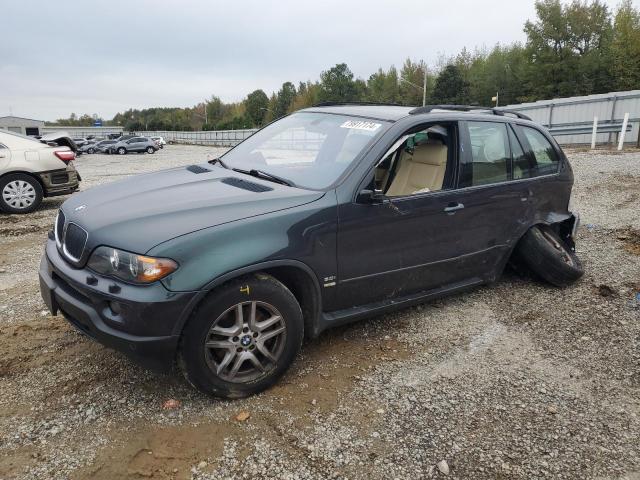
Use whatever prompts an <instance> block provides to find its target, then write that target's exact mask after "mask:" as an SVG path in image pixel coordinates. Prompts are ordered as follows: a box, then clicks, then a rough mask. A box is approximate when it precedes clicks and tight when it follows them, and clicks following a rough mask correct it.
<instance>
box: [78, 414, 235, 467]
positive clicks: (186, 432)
mask: <svg viewBox="0 0 640 480" xmlns="http://www.w3.org/2000/svg"><path fill="white" fill-rule="evenodd" d="M240 430H241V427H240V426H238V425H234V424H231V423H219V424H218V423H208V424H205V425H198V426H180V427H165V428H157V427H149V426H142V427H136V428H131V429H128V430H127V431H126V432H122V433H120V434H118V435H117V436H116V438H115V439H114V442H113V446H111V447H107V448H105V449H104V450H102V451H101V452H100V455H99V457H98V458H97V459H96V461H95V462H94V463H93V464H92V465H91V466H89V467H85V468H82V469H80V470H78V471H77V472H76V473H75V474H74V475H73V476H72V478H75V479H83V478H93V479H96V480H101V479H104V480H111V479H114V478H130V479H135V478H150V479H178V478H180V479H182V478H185V479H186V478H191V467H192V466H193V465H198V464H199V463H200V462H201V461H203V460H202V459H203V458H216V457H218V456H219V455H220V454H221V453H222V447H223V442H224V439H225V438H226V437H228V436H230V435H232V434H236V435H237V434H239V431H240Z"/></svg>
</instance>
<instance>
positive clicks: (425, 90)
mask: <svg viewBox="0 0 640 480" xmlns="http://www.w3.org/2000/svg"><path fill="white" fill-rule="evenodd" d="M426 104H427V65H426V64H425V66H424V84H423V85H422V106H423V107H424V106H425V105H426Z"/></svg>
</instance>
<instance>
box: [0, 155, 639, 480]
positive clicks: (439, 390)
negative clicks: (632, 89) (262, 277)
mask: <svg viewBox="0 0 640 480" xmlns="http://www.w3.org/2000/svg"><path fill="white" fill-rule="evenodd" d="M210 152H211V153H213V154H214V155H215V154H216V153H220V151H218V152H216V151H215V149H211V148H205V147H188V146H168V147H166V148H165V149H164V150H162V151H160V152H158V154H156V155H153V156H151V155H127V156H125V157H115V156H101V155H93V156H83V157H82V158H81V159H80V160H78V169H79V171H80V173H81V174H82V176H83V179H84V182H83V189H86V188H90V187H91V186H93V185H96V184H99V183H103V182H109V181H112V180H115V179H117V178H120V177H123V176H126V175H130V174H134V173H140V172H145V171H152V170H157V169H161V168H166V167H171V166H177V165H184V164H190V163H194V162H201V161H203V160H204V159H205V158H206V154H207V153H210ZM569 157H570V160H571V162H572V165H573V167H574V171H575V174H576V186H575V190H574V200H573V202H574V205H575V207H576V208H577V209H578V210H579V211H580V212H581V215H582V225H583V226H582V227H581V228H580V231H579V240H578V246H577V252H578V255H579V256H580V258H581V259H582V261H583V263H584V266H585V269H586V274H585V276H584V277H583V279H582V280H581V281H580V282H578V283H577V284H576V285H574V286H572V287H570V288H568V289H564V290H558V289H554V288H550V287H547V286H545V285H543V284H541V283H539V282H537V281H536V280H534V279H530V278H522V277H520V276H517V275H515V274H514V273H511V272H506V273H505V275H504V276H503V278H502V279H501V280H500V281H499V282H497V283H495V284H494V285H491V286H487V287H482V288H478V289H476V290H474V291H472V292H470V293H467V294H462V295H458V296H454V297H451V298H447V299H444V300H440V301H436V302H431V303H428V304H424V305H421V306H418V307H415V308H410V309H406V310H402V311H399V312H397V313H394V314H390V315H384V316H380V317H377V318H375V319H372V320H370V321H365V322H360V323H357V324H354V325H351V326H347V327H343V328H340V329H337V330H334V331H330V332H326V333H325V334H323V335H322V336H321V337H320V338H319V339H317V340H315V341H313V342H310V343H308V344H306V345H305V346H304V348H303V351H302V353H301V355H300V357H299V358H298V360H297V362H296V364H295V365H294V367H293V368H292V370H291V371H290V373H289V374H287V375H286V376H285V378H284V379H283V380H282V381H281V382H280V383H279V384H278V385H277V386H275V387H274V388H272V389H271V390H269V391H268V392H265V393H263V394H261V395H258V396H255V397H253V398H250V399H247V400H241V401H234V402H225V401H218V400H211V399H209V398H205V397H203V396H202V395H200V394H198V393H197V392H195V391H193V390H192V389H191V388H190V387H188V386H187V385H185V383H184V382H183V381H182V380H181V378H179V377H178V376H177V375H157V374H154V373H150V372H148V371H145V370H143V369H141V368H139V367H137V366H136V365H134V364H131V363H130V362H129V361H128V360H126V359H125V358H123V357H122V356H121V355H120V354H118V353H116V352H112V351H110V350H107V349H105V348H103V347H102V346H100V345H98V344H96V343H94V342H92V341H90V340H88V339H85V338H84V337H81V336H80V335H78V334H76V333H75V332H74V331H73V330H72V328H71V327H69V326H68V325H67V324H66V323H65V321H64V320H63V319H62V318H61V317H52V316H50V315H49V313H48V312H46V311H45V310H44V305H43V303H42V301H41V300H40V296H39V293H38V283H37V275H36V271H37V265H38V262H39V259H40V255H41V253H42V244H43V242H44V238H45V236H46V232H47V230H48V229H50V228H51V224H52V222H53V218H54V216H55V211H56V209H57V208H58V207H59V205H60V204H61V202H62V200H63V199H51V200H47V201H46V202H45V204H44V205H43V207H42V208H41V209H40V210H39V211H37V212H35V213H34V214H32V215H28V216H7V215H4V216H0V351H1V352H2V356H1V357H0V478H43V479H44V478H52V477H55V478H104V479H112V478H141V477H144V478H167V479H169V478H176V479H184V478H187V479H189V478H191V479H218V478H250V477H257V478H274V479H275V478H292V479H293V478H296V479H298V478H350V479H368V480H370V479H378V478H379V479H383V478H384V479H387V478H409V477H411V478H445V477H447V476H448V477H450V478H509V479H511V478H514V479H529V478H571V479H574V478H575V479H585V478H594V479H601V478H626V479H629V480H633V479H640V441H639V440H640V417H639V414H640V345H639V344H640V323H639V320H640V257H639V255H640V215H638V207H639V205H640V202H639V196H640V152H629V153H624V154H613V153H611V152H604V151H598V152H596V153H591V152H581V151H571V152H569ZM167 400H174V401H173V402H170V403H169V404H166V403H165V402H166V401H167ZM167 407H171V408H167Z"/></svg>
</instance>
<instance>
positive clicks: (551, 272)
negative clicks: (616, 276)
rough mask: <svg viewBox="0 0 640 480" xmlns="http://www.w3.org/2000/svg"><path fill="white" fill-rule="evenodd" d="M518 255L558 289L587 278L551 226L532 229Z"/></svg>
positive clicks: (518, 250)
mask: <svg viewBox="0 0 640 480" xmlns="http://www.w3.org/2000/svg"><path fill="white" fill-rule="evenodd" d="M516 253H517V255H518V257H519V259H521V260H522V261H523V262H524V263H525V264H526V265H527V267H529V268H530V269H531V270H532V271H533V272H534V273H535V274H537V275H538V276H539V277H541V278H542V279H544V280H546V281H547V282H549V283H551V284H552V285H555V286H557V287H566V286H568V285H571V284H572V283H574V282H575V281H576V280H578V279H579V278H580V277H581V276H582V275H583V274H584V269H583V268H582V263H581V262H580V259H579V258H578V257H577V255H576V254H575V252H574V251H573V250H571V248H569V246H568V245H567V244H566V243H565V242H564V241H563V240H562V239H561V238H560V236H559V235H558V234H557V233H556V232H555V231H554V230H553V229H552V228H551V227H549V226H548V225H536V226H535V227H531V228H530V229H529V231H528V232H527V233H526V234H525V235H524V237H522V240H520V243H519V244H518V246H517V247H516Z"/></svg>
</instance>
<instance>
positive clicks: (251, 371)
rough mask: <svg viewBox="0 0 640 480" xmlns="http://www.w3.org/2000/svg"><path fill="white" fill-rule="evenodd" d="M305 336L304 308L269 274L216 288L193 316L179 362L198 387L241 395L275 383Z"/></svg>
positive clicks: (228, 395)
mask: <svg viewBox="0 0 640 480" xmlns="http://www.w3.org/2000/svg"><path fill="white" fill-rule="evenodd" d="M303 336H304V322H303V318H302V311H301V309H300V305H299V304H298V302H297V300H296V298H295V296H294V295H293V294H292V293H291V291H289V289H288V288H287V287H285V286H284V285H283V284H282V283H280V282H279V281H277V280H276V279H275V278H273V277H271V276H269V275H265V274H255V275H250V276H246V277H242V278H239V279H236V280H232V281H231V282H229V283H228V284H226V285H223V286H222V287H220V288H218V289H216V290H214V291H213V292H212V293H211V294H210V295H209V297H207V298H206V299H205V300H204V301H203V303H202V305H201V306H200V307H199V308H198V310H197V311H196V313H195V314H194V315H193V317H192V318H191V319H190V320H189V322H188V324H187V326H186V327H185V329H184V331H183V335H182V340H181V344H180V349H179V352H178V365H179V367H180V369H181V370H182V372H183V373H184V375H185V377H186V379H187V380H188V381H189V382H190V383H191V384H192V385H193V386H194V387H196V388H197V389H199V390H200V391H202V392H204V393H207V394H210V395H214V396H217V397H222V398H229V399H231V398H243V397H247V396H249V395H253V394H255V393H258V392H261V391H263V390H265V389H267V388H269V387H271V386H272V385H274V384H275V383H276V382H277V381H278V380H279V379H280V377H282V375H284V373H285V372H286V371H287V370H288V368H289V367H290V366H291V364H292V363H293V361H294V359H295V357H296V355H297V354H298V351H299V350H300V346H301V345H302V339H303Z"/></svg>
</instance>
